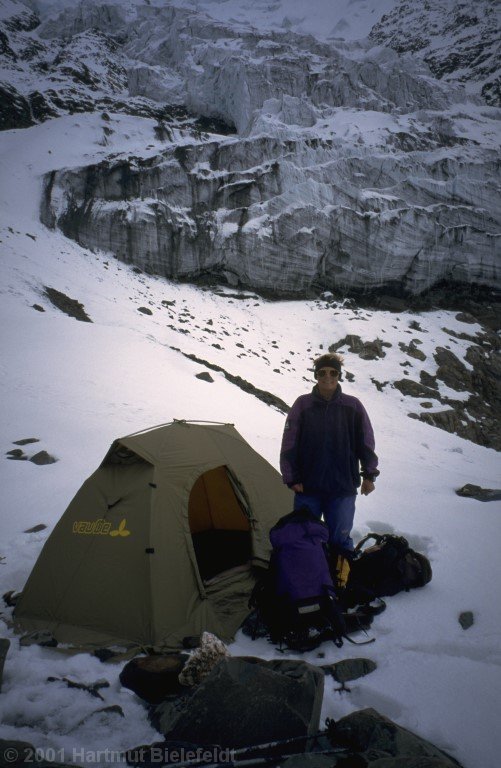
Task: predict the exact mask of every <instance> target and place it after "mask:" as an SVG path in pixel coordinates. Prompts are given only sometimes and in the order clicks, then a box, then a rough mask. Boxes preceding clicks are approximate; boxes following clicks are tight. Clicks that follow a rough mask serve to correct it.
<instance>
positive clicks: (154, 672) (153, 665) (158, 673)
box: [120, 653, 188, 704]
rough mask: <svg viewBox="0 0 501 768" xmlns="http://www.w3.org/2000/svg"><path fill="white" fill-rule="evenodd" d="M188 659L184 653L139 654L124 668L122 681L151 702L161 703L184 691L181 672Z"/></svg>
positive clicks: (121, 675) (126, 686) (125, 685)
mask: <svg viewBox="0 0 501 768" xmlns="http://www.w3.org/2000/svg"><path fill="white" fill-rule="evenodd" d="M187 659H188V656H187V655H186V654H183V653H170V654H166V655H162V656H137V657H136V658H134V659H132V660H131V661H129V662H128V663H127V664H126V665H125V667H124V668H123V669H122V671H121V673H120V682H121V684H122V685H123V686H124V688H129V689H130V690H131V691H134V693H135V694H136V695H137V696H139V697H140V698H141V699H144V700H145V701H147V702H148V703H149V704H159V703H160V702H161V701H163V700H164V699H167V698H168V697H169V696H178V695H179V694H181V693H182V692H183V686H182V685H181V683H180V682H179V673H180V672H181V671H182V669H183V667H184V665H185V664H186V661H187Z"/></svg>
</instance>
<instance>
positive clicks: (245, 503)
mask: <svg viewBox="0 0 501 768" xmlns="http://www.w3.org/2000/svg"><path fill="white" fill-rule="evenodd" d="M291 509H292V494H291V492H290V491H289V490H288V489H287V488H286V487H285V486H284V485H283V483H282V480H281V477H280V475H279V474H278V472H277V471H276V470H275V469H274V468H273V467H272V466H271V465H270V464H269V463H268V462H267V461H266V460H265V459H264V458H263V457H262V456H260V455H259V454H258V453H256V451H254V450H253V449H252V448H251V446H250V445H249V444H248V443H247V442H246V441H245V440H244V439H243V437H242V436H241V435H240V434H239V433H238V432H237V430H236V429H235V428H234V427H233V426H232V425H229V424H198V423H191V422H183V421H181V422H173V423H172V424H167V425H162V426H159V427H155V428H152V429H150V430H146V431H143V432H140V433H136V434H133V435H128V436H126V437H123V438H119V439H118V440H116V441H115V442H114V443H113V445H112V446H111V447H110V449H109V451H108V453H107V454H106V456H105V458H104V460H103V462H102V463H101V465H100V467H99V468H98V469H97V470H96V471H95V472H94V473H93V474H92V475H91V476H90V477H89V478H88V479H87V480H86V481H85V482H84V484H83V486H82V487H81V489H80V490H79V491H78V492H77V494H76V496H75V497H74V499H73V500H72V501H71V503H70V505H69V507H68V508H67V510H66V512H65V513H64V514H63V516H62V518H61V520H60V521H59V522H58V523H57V525H56V526H55V528H54V530H53V532H52V534H51V535H50V537H49V538H48V540H47V542H46V544H45V546H44V548H43V550H42V552H41V554H40V556H39V558H38V560H37V562H36V564H35V566H34V568H33V571H32V573H31V575H30V577H29V579H28V581H27V583H26V586H25V588H24V590H23V592H22V595H21V598H20V600H19V601H18V604H17V606H16V609H15V612H14V619H15V622H16V625H17V627H18V629H19V630H20V631H24V632H26V631H34V630H40V629H44V630H48V631H50V632H51V633H52V634H53V635H54V637H55V638H56V639H57V640H58V641H59V642H60V643H69V644H72V645H78V646H87V647H88V646H91V647H100V646H105V645H107V646H109V645H120V646H126V647H129V646H136V647H143V648H154V649H158V650H169V649H173V648H178V647H180V645H181V644H182V640H183V638H184V637H186V636H193V635H197V634H199V633H200V632H202V631H204V630H207V631H210V632H213V633H214V634H216V635H217V636H218V637H220V638H221V639H222V640H224V641H225V642H228V641H230V640H231V639H232V637H233V636H234V633H235V631H236V630H237V628H238V627H239V626H240V624H241V622H242V620H243V618H244V617H245V615H246V612H247V610H248V609H247V600H248V596H249V594H250V591H251V589H252V586H253V583H254V576H253V574H252V570H251V569H250V568H249V567H248V564H247V563H241V564H238V563H237V565H241V568H238V567H237V568H231V569H230V570H227V571H226V572H225V573H223V574H219V575H215V578H211V580H210V583H205V582H204V578H203V576H202V574H201V572H200V568H199V564H198V561H197V555H196V552H195V547H194V542H193V535H194V534H195V535H196V534H200V533H202V534H203V535H206V532H207V534H208V540H209V541H210V537H211V536H212V537H214V536H216V537H217V535H218V532H219V531H220V532H221V537H224V536H226V537H229V540H231V536H232V535H233V534H231V532H232V531H235V532H236V531H240V534H236V533H235V534H234V535H235V536H237V537H238V536H239V537H242V536H243V537H244V538H245V532H246V531H247V532H248V535H249V538H250V543H249V551H250V553H251V556H252V562H253V563H258V562H260V563H262V562H263V561H267V560H268V559H269V554H270V543H269V531H270V529H271V528H272V527H273V525H274V524H275V523H276V522H277V520H278V519H279V518H280V517H282V516H283V515H284V514H287V513H288V512H290V510H291ZM223 532H224V533H223ZM209 546H210V545H209ZM244 549H245V547H244ZM199 556H200V555H199ZM210 556H211V551H210V550H206V551H205V559H207V558H209V560H210ZM214 558H217V555H216V554H215V547H214ZM229 561H231V562H230V564H231V565H232V566H233V565H235V563H234V562H232V559H231V557H230V558H229ZM209 565H210V567H211V568H212V569H213V568H214V566H215V565H217V563H215V562H214V560H213V561H212V563H209ZM216 570H217V569H216ZM211 576H212V571H211Z"/></svg>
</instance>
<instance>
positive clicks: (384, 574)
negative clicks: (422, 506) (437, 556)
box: [341, 533, 432, 606]
mask: <svg viewBox="0 0 501 768" xmlns="http://www.w3.org/2000/svg"><path fill="white" fill-rule="evenodd" d="M370 539H374V542H375V543H374V544H373V545H372V546H370V547H367V548H365V549H364V545H365V544H366V543H367V542H368V541H369V540H370ZM431 578H432V569H431V565H430V561H429V560H428V558H426V557H425V556H424V555H422V554H420V553H419V552H415V550H413V549H411V548H410V547H409V542H408V541H407V539H405V538H404V537H403V536H394V535H393V534H390V533H385V534H378V533H369V534H368V535H367V536H365V538H363V539H362V541H360V542H359V543H358V544H357V546H356V547H355V551H354V553H353V558H352V560H351V563H350V572H349V576H348V581H347V584H346V588H345V590H344V594H343V596H342V597H341V600H342V602H343V604H344V605H347V606H353V605H358V604H362V603H368V602H371V601H372V600H374V599H375V598H378V597H385V596H390V595H396V594H397V592H402V591H404V590H405V591H409V590H410V589H415V588H416V587H424V585H425V584H428V582H429V581H431Z"/></svg>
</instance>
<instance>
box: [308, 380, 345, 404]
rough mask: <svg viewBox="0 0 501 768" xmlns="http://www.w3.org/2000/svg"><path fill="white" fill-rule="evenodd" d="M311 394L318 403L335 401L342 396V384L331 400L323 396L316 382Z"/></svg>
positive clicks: (338, 386)
mask: <svg viewBox="0 0 501 768" xmlns="http://www.w3.org/2000/svg"><path fill="white" fill-rule="evenodd" d="M311 394H312V395H313V397H314V398H315V401H316V402H318V403H333V402H334V401H335V400H338V399H339V398H340V397H341V394H342V389H341V384H338V385H337V387H336V391H335V392H334V394H333V395H332V397H331V399H330V400H326V399H325V398H323V397H322V395H321V394H320V392H319V391H318V384H315V386H314V387H313V389H312V390H311Z"/></svg>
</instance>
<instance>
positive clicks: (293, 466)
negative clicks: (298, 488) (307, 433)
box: [280, 398, 302, 486]
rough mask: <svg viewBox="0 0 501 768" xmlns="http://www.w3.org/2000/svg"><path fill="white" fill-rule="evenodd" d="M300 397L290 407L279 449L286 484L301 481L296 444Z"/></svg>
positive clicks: (299, 420)
mask: <svg viewBox="0 0 501 768" xmlns="http://www.w3.org/2000/svg"><path fill="white" fill-rule="evenodd" d="M301 411H302V408H301V398H298V399H297V400H296V402H295V403H294V405H293V406H292V408H291V409H290V411H289V413H288V415H287V420H286V422H285V427H284V432H283V435H282V447H281V450H280V472H281V473H282V479H283V481H284V483H285V484H286V485H288V486H291V485H295V484H296V483H300V482H302V478H301V477H300V476H299V467H298V445H299V434H300V428H301Z"/></svg>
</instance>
